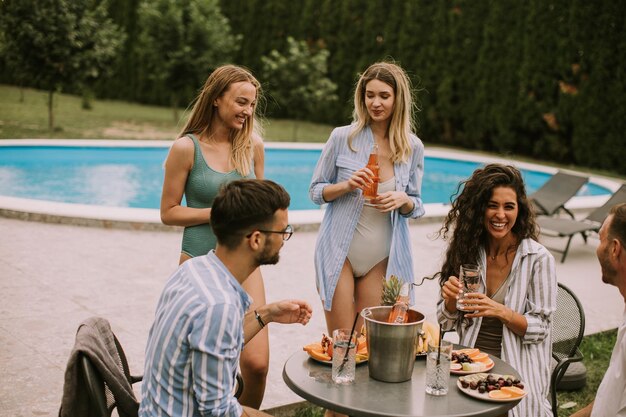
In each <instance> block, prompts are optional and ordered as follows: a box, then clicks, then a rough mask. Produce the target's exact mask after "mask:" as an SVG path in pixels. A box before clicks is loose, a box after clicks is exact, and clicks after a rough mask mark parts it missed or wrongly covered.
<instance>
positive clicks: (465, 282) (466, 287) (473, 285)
mask: <svg viewBox="0 0 626 417" xmlns="http://www.w3.org/2000/svg"><path fill="white" fill-rule="evenodd" d="M481 274H482V271H481V269H480V266H478V265H474V264H463V265H461V270H460V271H459V281H460V283H461V290H460V291H459V297H458V298H457V300H456V309H457V310H462V311H465V308H466V306H465V304H463V303H461V302H460V301H463V300H464V299H465V294H467V293H468V292H477V291H478V289H479V288H480V276H481Z"/></svg>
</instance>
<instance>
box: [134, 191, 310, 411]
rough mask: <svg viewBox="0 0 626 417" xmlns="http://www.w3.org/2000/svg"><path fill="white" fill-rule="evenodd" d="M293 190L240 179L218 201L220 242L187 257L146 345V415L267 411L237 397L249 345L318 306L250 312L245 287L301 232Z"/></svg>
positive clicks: (215, 218)
mask: <svg viewBox="0 0 626 417" xmlns="http://www.w3.org/2000/svg"><path fill="white" fill-rule="evenodd" d="M289 201H290V198H289V194H288V193H287V192H286V191H285V189H284V188H283V187H281V186H280V185H278V184H276V183H274V182H272V181H269V180H252V179H247V180H238V181H233V182H230V183H228V184H226V185H225V186H223V188H222V189H221V190H220V192H219V194H218V195H217V197H216V198H215V201H214V202H213V206H212V211H211V227H212V229H213V231H214V233H215V236H216V237H217V247H216V249H215V250H212V251H211V252H209V253H208V254H207V255H206V256H200V257H196V258H192V259H190V260H188V261H187V262H185V263H183V264H182V265H181V266H180V267H179V268H178V270H177V271H176V272H175V273H174V274H173V275H172V276H171V277H170V279H169V280H168V282H167V283H166V285H165V289H164V290H163V293H162V294H161V298H160V299H159V302H158V305H157V309H156V317H155V321H154V323H153V325H152V328H151V329H150V335H149V337H148V344H147V347H146V363H145V372H144V378H143V384H142V395H141V397H142V398H141V405H140V408H139V415H140V416H142V417H147V416H154V415H164V416H199V415H201V416H204V415H211V416H232V417H239V416H243V415H250V416H255V415H263V416H267V414H265V413H262V412H260V411H258V410H254V409H251V408H248V407H242V406H241V405H240V404H239V402H238V401H237V399H236V398H235V397H234V395H233V388H234V385H235V376H236V373H237V367H238V364H239V355H240V353H241V350H242V348H243V346H244V344H245V343H246V342H247V341H249V340H250V339H251V338H252V337H253V336H254V335H255V334H256V333H258V332H259V330H261V329H262V328H263V327H265V326H266V325H267V324H269V323H271V322H276V323H300V324H303V325H304V324H307V323H308V322H309V319H310V318H311V313H312V310H311V306H310V305H309V304H308V303H307V302H305V301H301V300H284V301H280V302H276V303H271V304H267V305H264V306H262V307H260V308H258V309H257V310H254V311H248V307H249V306H250V304H251V302H252V299H251V298H250V296H248V294H246V292H245V291H244V290H243V288H242V287H241V284H242V283H243V282H244V281H245V280H246V279H247V278H248V276H249V275H250V273H252V271H254V270H255V269H256V268H257V267H259V266H260V265H269V264H276V263H277V262H278V258H279V252H280V249H281V248H282V246H283V244H284V242H285V241H286V240H289V238H290V237H291V235H292V234H293V230H292V228H291V226H290V225H289V224H287V207H288V206H289Z"/></svg>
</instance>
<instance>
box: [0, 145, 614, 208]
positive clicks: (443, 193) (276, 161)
mask: <svg viewBox="0 0 626 417" xmlns="http://www.w3.org/2000/svg"><path fill="white" fill-rule="evenodd" d="M167 152H168V149H167V148H162V147H138V148H135V147H81V146H0V195H5V196H12V197H21V198H32V199H37V200H49V201H59V202H66V203H79V204H94V205H103V206H119V207H141V208H153V209H156V208H159V203H160V198H161V187H162V185H163V162H164V161H165V157H166V156H167ZM319 155H320V150H302V149H275V148H268V149H266V156H265V160H266V167H265V175H266V177H267V178H269V179H272V180H274V181H276V182H278V183H280V184H282V185H283V186H284V187H285V188H286V189H287V191H288V192H289V194H290V195H291V198H292V203H291V206H290V209H292V210H306V209H315V208H317V207H318V206H316V205H314V204H313V203H312V202H311V201H310V200H309V196H308V188H309V183H310V181H311V175H312V173H313V169H314V168H315V164H316V163H317V160H318V158H319ZM424 164H425V174H424V180H423V185H422V197H423V200H424V202H425V203H448V202H450V196H451V195H452V194H453V193H454V192H455V191H456V188H457V186H458V183H459V181H462V180H464V179H466V178H467V177H468V176H469V175H471V173H472V172H473V171H474V170H475V169H476V168H477V167H479V166H481V165H482V164H481V163H478V162H467V161H459V160H453V159H443V158H435V157H426V160H425V163H424ZM523 175H524V179H525V181H526V185H527V187H528V192H529V193H530V192H533V191H534V190H536V189H537V188H539V187H540V186H541V185H542V184H543V183H544V182H546V181H547V179H548V178H549V177H550V175H549V174H545V173H542V172H536V171H523ZM607 193H609V190H607V189H605V188H603V187H600V186H597V185H595V184H588V185H587V186H585V187H584V188H583V189H582V190H581V192H580V193H579V195H601V194H607Z"/></svg>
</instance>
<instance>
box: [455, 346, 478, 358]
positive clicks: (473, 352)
mask: <svg viewBox="0 0 626 417" xmlns="http://www.w3.org/2000/svg"><path fill="white" fill-rule="evenodd" d="M459 352H461V353H465V354H466V355H467V356H469V357H470V358H472V359H473V358H474V356H476V355H478V354H479V353H480V350H478V349H476V348H466V349H461V350H459Z"/></svg>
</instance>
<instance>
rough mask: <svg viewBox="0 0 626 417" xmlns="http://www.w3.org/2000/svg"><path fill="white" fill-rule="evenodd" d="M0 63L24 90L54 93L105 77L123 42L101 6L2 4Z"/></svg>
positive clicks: (48, 1) (89, 2) (41, 0)
mask: <svg viewBox="0 0 626 417" xmlns="http://www.w3.org/2000/svg"><path fill="white" fill-rule="evenodd" d="M0 27H1V29H2V32H3V34H4V35H3V38H4V46H3V53H4V56H5V60H6V61H5V62H7V64H8V65H9V66H10V67H11V68H13V69H14V71H17V72H19V74H21V75H20V76H21V77H22V80H25V82H26V83H27V84H29V85H33V86H35V87H39V88H42V89H44V90H47V91H48V93H49V94H48V127H49V128H50V129H52V128H53V127H54V113H53V109H54V106H53V104H54V93H55V91H59V90H61V89H63V88H72V87H78V88H84V87H85V86H87V85H89V84H91V83H92V82H93V81H94V80H95V79H97V78H99V77H100V76H101V75H102V73H103V72H105V71H106V70H107V69H108V67H109V63H110V62H111V60H112V59H113V58H114V57H115V55H116V53H117V51H118V49H119V46H120V45H121V43H122V42H123V35H122V33H121V32H120V31H119V29H118V27H117V26H116V25H115V24H113V23H112V22H111V20H110V19H109V18H108V17H107V7H106V1H99V0H84V1H71V0H4V1H3V2H1V3H0Z"/></svg>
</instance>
